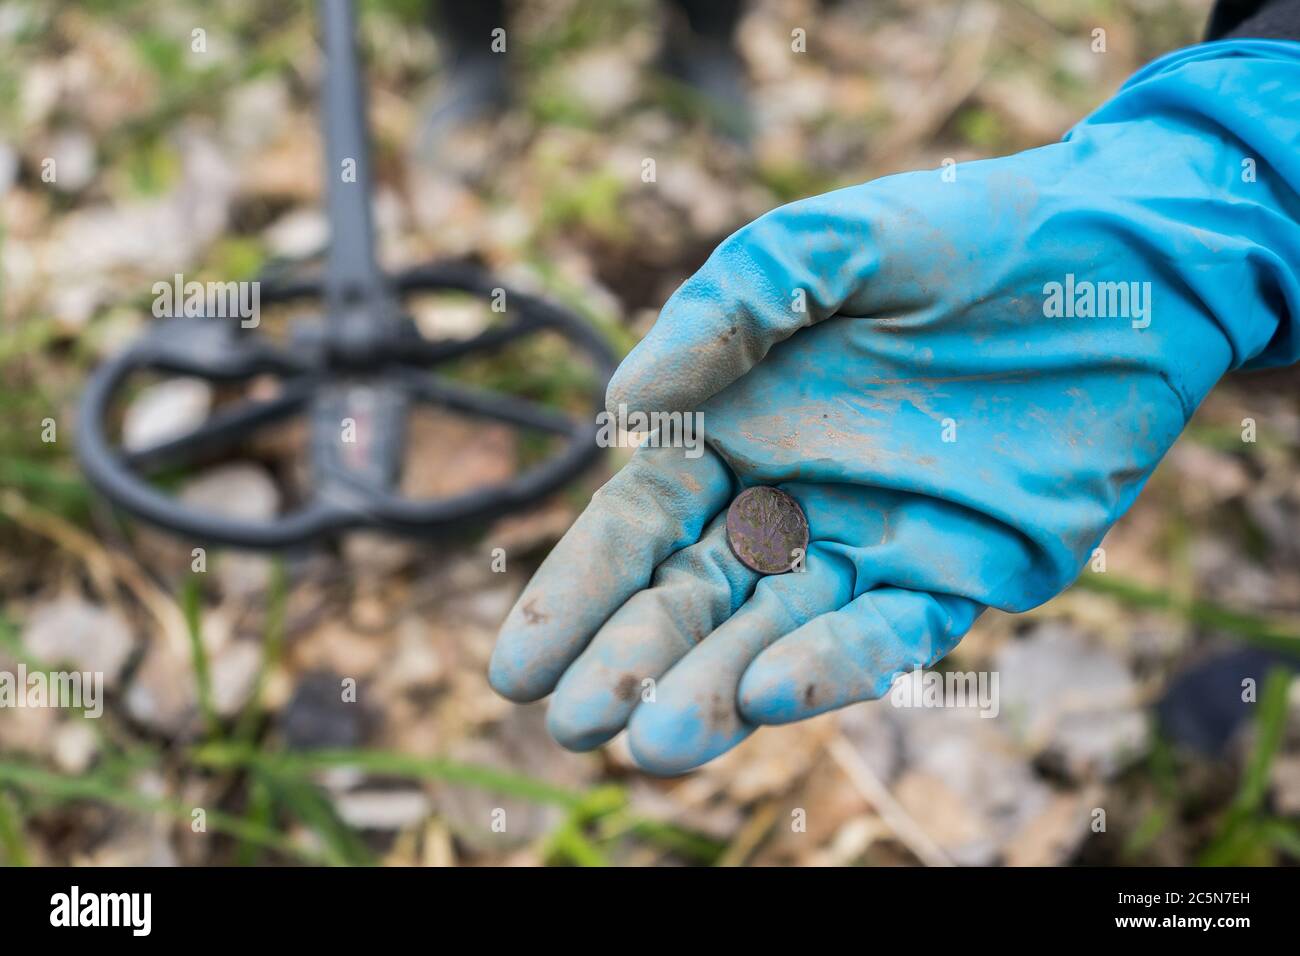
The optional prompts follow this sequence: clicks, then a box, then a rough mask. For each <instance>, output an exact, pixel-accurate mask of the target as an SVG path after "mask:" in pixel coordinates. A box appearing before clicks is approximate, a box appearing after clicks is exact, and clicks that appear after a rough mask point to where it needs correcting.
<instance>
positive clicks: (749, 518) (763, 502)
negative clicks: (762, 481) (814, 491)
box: [727, 485, 808, 574]
mask: <svg viewBox="0 0 1300 956" xmlns="http://www.w3.org/2000/svg"><path fill="white" fill-rule="evenodd" d="M727 543H728V544H729V545H731V550H732V553H733V554H735V556H736V557H738V558H739V559H740V562H741V564H743V565H744V566H745V567H747V568H749V569H750V570H751V571H757V572H759V573H760V574H781V573H783V572H785V571H789V570H790V569H791V568H792V567H794V565H795V562H796V561H798V560H799V559H800V558H801V557H802V556H803V555H804V554H805V553H806V552H807V550H808V519H807V518H805V517H804V514H803V509H802V508H800V507H799V503H798V502H797V501H795V500H794V499H793V498H791V497H790V496H789V495H787V494H786V493H785V492H784V491H781V490H779V489H777V488H771V487H769V486H767V485H756V486H754V487H753V488H746V489H745V490H744V491H742V492H741V493H740V494H738V495H736V500H735V501H733V502H732V503H731V507H730V508H729V509H728V510H727Z"/></svg>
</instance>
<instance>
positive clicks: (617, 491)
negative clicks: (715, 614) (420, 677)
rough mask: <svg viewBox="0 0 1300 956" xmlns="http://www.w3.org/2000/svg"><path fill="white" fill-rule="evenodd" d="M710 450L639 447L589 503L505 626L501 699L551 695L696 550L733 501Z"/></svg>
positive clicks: (499, 662)
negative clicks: (680, 558) (677, 556)
mask: <svg viewBox="0 0 1300 956" xmlns="http://www.w3.org/2000/svg"><path fill="white" fill-rule="evenodd" d="M731 491H732V476H731V473H730V471H729V470H728V469H727V467H726V466H725V465H724V464H723V463H722V461H721V459H719V458H718V456H717V455H715V454H714V453H713V452H712V451H711V450H709V449H707V448H705V449H704V453H703V454H702V455H700V456H699V457H697V458H688V457H686V455H685V454H684V452H683V450H682V449H679V448H649V447H644V448H641V449H639V450H638V451H637V452H636V454H635V455H633V456H632V460H631V461H630V462H629V463H628V464H627V466H626V467H624V468H623V469H622V470H621V471H619V472H618V473H617V474H616V475H614V477H613V478H611V479H610V480H609V481H608V482H607V483H606V484H605V486H604V487H603V488H601V489H600V490H599V491H597V492H596V494H595V495H594V496H593V497H592V500H591V503H590V504H589V505H588V506H587V509H586V510H585V511H584V512H583V513H582V514H581V515H580V516H579V517H578V520H577V521H576V522H575V523H574V525H573V527H572V528H570V529H569V531H568V533H567V534H566V535H565V536H564V537H563V538H562V539H561V540H560V542H559V543H558V544H557V545H556V546H555V548H554V549H553V550H552V551H551V553H550V555H548V556H547V558H546V560H545V561H543V562H542V565H541V567H540V568H539V569H538V571H537V573H536V574H535V575H534V576H533V579H532V581H530V582H529V584H528V586H527V587H526V588H525V589H524V592H523V594H521V595H520V597H519V600H518V601H517V602H516V603H515V606H514V608H513V609H512V610H511V611H510V614H509V615H508V616H507V617H506V621H505V624H504V625H502V628H501V634H500V636H499V637H498V639H497V644H496V647H495V648H494V650H493V652H492V662H491V665H490V669H489V680H490V681H491V684H492V687H493V688H494V689H495V690H496V691H497V693H499V694H501V695H502V696H504V697H508V698H510V699H511V700H515V701H521V702H522V701H530V700H537V699H538V698H541V697H545V696H546V695H547V694H548V693H550V692H551V690H552V689H553V688H554V687H555V685H556V682H557V681H558V680H559V679H560V675H561V674H563V673H564V670H565V669H566V668H567V667H568V666H569V665H570V664H571V663H572V662H573V661H574V659H575V658H577V656H578V655H579V654H580V653H581V652H582V649H583V648H584V647H586V646H587V643H588V641H589V640H590V639H591V637H592V635H593V634H595V633H596V631H597V630H598V629H599V628H600V626H601V625H602V624H604V623H605V621H606V619H607V618H608V617H609V616H610V615H611V614H613V613H614V612H615V611H616V610H618V608H619V607H620V606H621V605H622V604H623V603H624V602H625V601H627V599H628V598H630V597H631V596H632V595H633V594H635V593H636V592H638V591H640V590H641V589H642V588H644V587H646V586H647V585H648V584H649V583H650V579H651V575H652V574H653V573H654V570H655V568H656V567H658V566H659V564H660V563H661V562H662V561H663V560H664V559H665V558H667V557H668V556H669V555H671V554H673V553H674V552H676V551H678V550H680V549H681V548H684V547H686V546H687V545H690V544H693V543H694V542H695V541H696V540H697V539H698V538H699V535H700V531H701V529H702V528H703V527H704V526H705V524H706V523H707V522H708V520H709V519H710V518H712V517H713V516H714V515H715V514H717V512H718V511H719V510H720V509H722V508H723V507H724V506H725V505H726V503H727V501H728V500H729V498H730V496H731Z"/></svg>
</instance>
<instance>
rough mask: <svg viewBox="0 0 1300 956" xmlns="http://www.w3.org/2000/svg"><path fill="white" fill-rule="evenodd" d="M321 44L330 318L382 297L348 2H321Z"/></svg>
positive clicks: (361, 91) (362, 105)
mask: <svg viewBox="0 0 1300 956" xmlns="http://www.w3.org/2000/svg"><path fill="white" fill-rule="evenodd" d="M320 14H321V24H322V30H323V32H324V42H325V69H324V80H325V82H324V103H323V107H324V108H323V110H322V114H323V117H324V121H323V126H324V133H325V184H326V192H327V195H328V203H329V222H330V246H329V257H328V261H327V263H326V269H325V277H326V278H325V294H326V299H327V301H328V304H329V308H328V309H327V311H328V312H329V313H330V314H331V315H336V316H337V315H342V314H344V312H345V311H346V308H345V307H346V306H347V305H349V304H356V303H357V302H358V301H371V302H374V301H376V300H378V299H380V298H381V297H383V296H385V294H386V290H385V289H384V282H383V277H382V274H381V273H380V271H379V265H378V263H377V262H376V259H375V231H374V222H373V218H372V215H371V211H370V189H371V179H370V144H369V141H368V137H367V135H366V99H365V91H364V89H363V87H362V81H361V65H360V62H359V61H358V57H357V49H356V40H355V30H356V17H355V16H354V14H353V9H352V2H351V0H321V2H320Z"/></svg>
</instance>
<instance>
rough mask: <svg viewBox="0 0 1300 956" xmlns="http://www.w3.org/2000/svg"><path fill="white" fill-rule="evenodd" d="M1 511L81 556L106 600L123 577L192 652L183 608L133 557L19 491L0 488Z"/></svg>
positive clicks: (169, 636)
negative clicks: (106, 543) (108, 547)
mask: <svg viewBox="0 0 1300 956" xmlns="http://www.w3.org/2000/svg"><path fill="white" fill-rule="evenodd" d="M0 513H3V514H4V515H6V516H7V517H8V518H10V519H11V520H12V521H13V522H14V523H16V524H18V525H21V526H22V527H24V528H26V529H27V530H28V531H30V532H32V533H33V534H36V535H39V536H40V537H42V538H46V539H48V540H50V541H52V542H54V544H56V545H58V546H59V547H60V548H63V549H64V550H65V551H68V552H69V553H71V554H75V555H76V556H78V557H79V558H81V559H82V561H84V562H85V565H86V570H87V572H88V573H89V574H90V577H91V579H92V580H93V581H94V583H95V587H96V589H98V590H99V592H100V594H101V595H102V596H103V598H104V599H105V600H107V601H113V600H114V591H115V588H114V584H115V582H119V581H120V582H121V583H122V584H124V585H125V586H126V588H127V589H128V590H129V591H130V592H131V593H132V594H133V595H134V596H135V599H136V600H137V601H139V602H140V604H141V606H143V607H144V608H145V610H146V611H148V612H149V614H150V615H151V616H152V617H153V618H154V620H155V621H156V622H157V623H158V626H159V628H161V630H162V633H163V637H164V639H165V640H167V642H168V643H169V644H171V646H172V649H173V650H175V651H176V652H178V653H179V654H181V655H186V654H188V653H189V635H188V629H187V627H186V624H185V617H184V615H183V614H181V610H180V608H179V607H177V606H176V602H175V601H173V600H172V599H171V598H170V597H168V596H167V594H166V592H164V591H163V590H162V589H161V588H159V587H158V586H157V585H156V584H154V583H153V582H152V581H150V580H149V578H148V577H147V576H146V575H145V574H144V572H143V571H142V570H141V569H140V567H139V566H138V565H137V564H136V563H135V562H134V561H132V560H131V559H130V558H128V557H126V556H125V555H122V554H115V553H113V552H110V551H108V550H107V549H105V548H104V547H103V546H102V545H100V544H99V542H97V541H96V540H95V539H94V538H92V537H91V536H90V535H88V534H86V533H85V532H84V531H82V530H81V529H80V528H78V527H77V526H76V525H74V524H72V523H71V522H69V521H67V520H65V519H63V518H61V517H59V516H58V515H56V514H54V513H52V512H49V511H46V510H45V509H43V508H38V507H37V506H36V505H33V504H32V503H31V502H29V501H27V500H26V499H25V498H23V497H22V495H20V494H18V493H17V492H15V491H8V490H6V491H4V492H0Z"/></svg>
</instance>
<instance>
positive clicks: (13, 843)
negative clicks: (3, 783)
mask: <svg viewBox="0 0 1300 956" xmlns="http://www.w3.org/2000/svg"><path fill="white" fill-rule="evenodd" d="M0 851H3V853H4V862H5V865H6V866H27V865H28V863H29V860H28V858H27V848H26V847H25V846H24V845H23V821H22V816H21V815H20V814H19V812H18V808H17V807H16V806H14V802H13V800H11V799H10V797H9V794H8V793H6V792H5V791H4V790H0Z"/></svg>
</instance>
